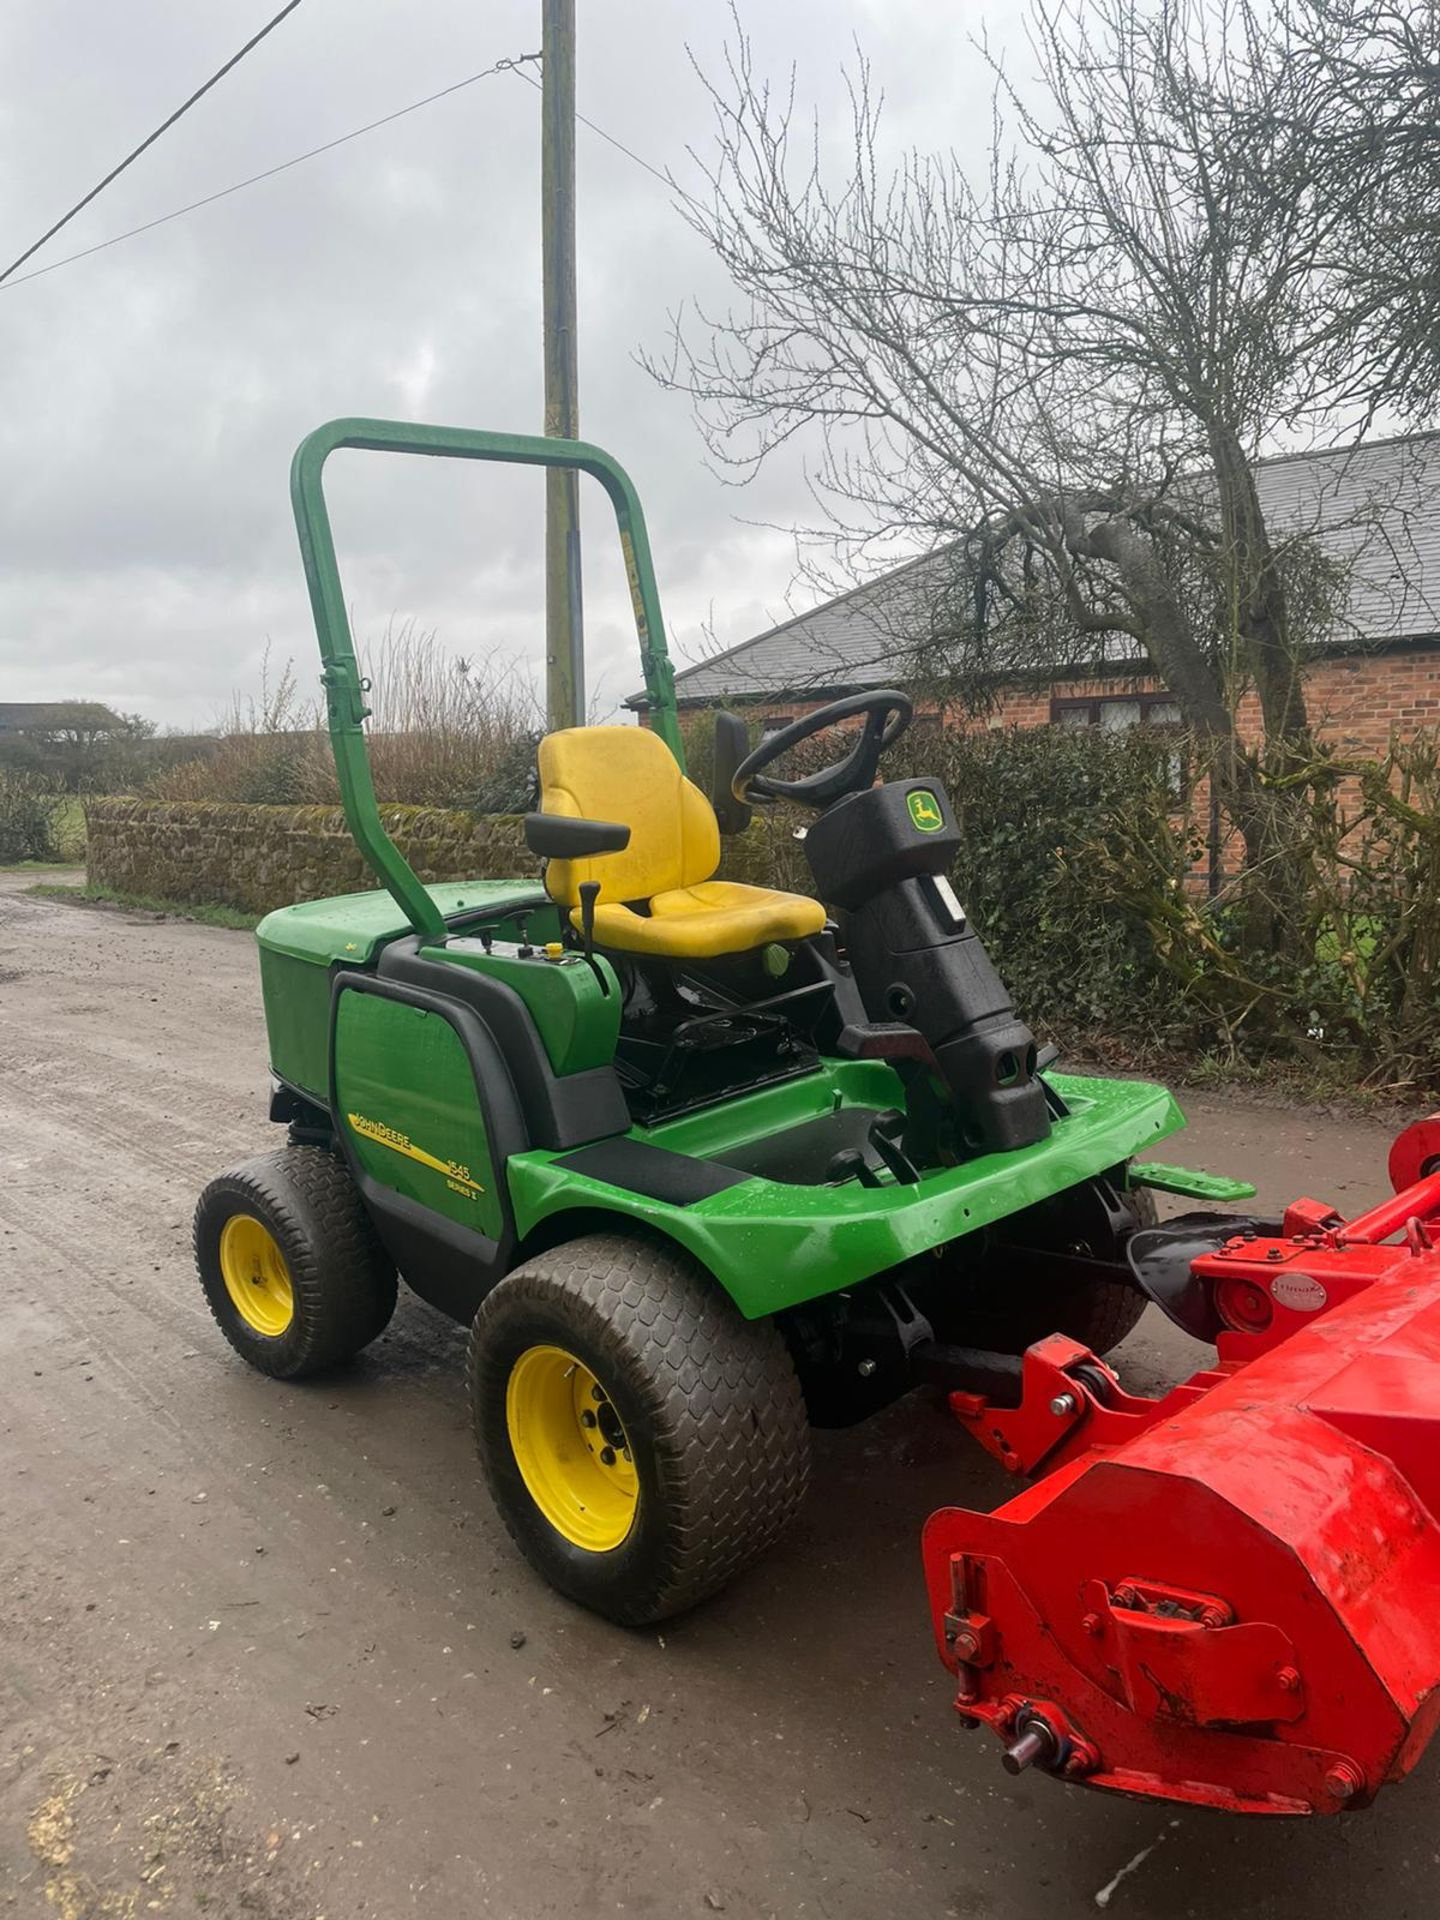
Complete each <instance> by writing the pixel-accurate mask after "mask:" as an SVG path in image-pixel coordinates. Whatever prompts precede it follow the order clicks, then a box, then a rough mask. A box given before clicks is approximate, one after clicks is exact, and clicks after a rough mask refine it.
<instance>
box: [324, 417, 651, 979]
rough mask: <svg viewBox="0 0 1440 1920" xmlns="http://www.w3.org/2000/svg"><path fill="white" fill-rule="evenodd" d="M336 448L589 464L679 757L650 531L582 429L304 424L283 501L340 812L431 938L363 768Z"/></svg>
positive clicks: (630, 492)
mask: <svg viewBox="0 0 1440 1920" xmlns="http://www.w3.org/2000/svg"><path fill="white" fill-rule="evenodd" d="M342 447H356V448H359V449H361V450H362V451H364V452H367V453H419V454H429V455H431V456H432V457H438V458H440V459H442V460H497V461H500V462H502V463H503V464H505V465H509V466H523V467H574V468H578V470H579V471H580V472H581V473H589V474H593V475H594V477H595V478H596V479H597V480H598V481H599V482H600V484H601V486H602V487H604V489H605V491H606V493H608V494H609V496H610V502H611V505H612V506H613V507H614V509H615V520H616V523H617V525H618V527H619V530H620V551H621V553H622V554H623V556H624V560H625V577H626V579H627V580H628V581H629V582H630V600H631V604H632V606H633V607H634V610H635V631H636V634H637V636H638V638H639V641H640V665H641V669H642V671H643V673H644V676H645V693H646V697H647V701H648V704H649V708H650V713H651V716H652V720H651V724H652V725H653V727H654V729H655V731H656V733H658V734H659V735H660V738H661V739H662V740H663V741H664V742H665V744H666V746H667V747H669V749H670V751H671V752H672V753H673V754H674V755H675V758H676V759H677V760H678V761H679V762H680V765H681V767H682V768H683V767H684V765H685V753H684V749H683V747H682V746H681V743H680V723H679V718H678V715H677V712H676V707H675V670H674V668H673V667H672V666H671V664H670V659H669V656H668V654H667V653H666V651H665V629H664V627H663V625H662V624H661V620H660V596H659V593H658V592H657V590H656V586H655V567H654V562H653V561H652V560H651V558H650V539H649V535H648V534H647V533H646V531H645V515H644V512H643V510H642V509H641V506H640V497H639V495H638V494H637V493H636V491H635V487H634V484H633V482H632V481H631V479H630V476H629V474H627V473H626V472H625V470H624V468H623V467H622V466H621V465H620V464H619V462H618V461H615V460H612V459H611V458H610V455H609V454H608V453H604V452H602V451H601V449H600V448H599V447H592V446H590V445H589V444H588V443H587V442H586V441H584V440H551V439H549V438H541V437H540V436H538V435H533V434H528V433H481V432H479V431H478V430H477V429H474V428H469V427H422V426H415V425H412V424H410V423H408V422H406V421H402V420H331V421H328V422H327V423H326V425H324V426H323V427H317V428H316V429H315V431H314V432H313V433H312V434H308V435H307V436H306V438H305V439H304V440H302V441H301V442H300V445H299V446H298V447H297V448H296V450H295V458H294V460H293V461H292V462H291V466H290V501H291V505H292V506H293V507H294V510H295V525H296V528H297V529H298V531H299V534H300V555H301V558H302V559H303V561H304V563H305V580H306V584H307V585H308V587H309V589H310V606H311V610H312V611H313V613H314V615H315V632H316V635H317V637H318V639H319V641H320V658H321V659H322V660H323V661H324V663H325V667H324V672H323V673H322V674H321V676H320V679H321V684H322V685H323V686H324V688H325V706H326V719H327V724H328V726H329V729H330V745H331V748H332V750H333V751H334V754H335V771H336V774H337V776H338V777H339V781H340V799H341V801H342V803H343V805H344V808H345V819H346V822H347V823H348V825H349V828H350V831H351V833H352V834H353V835H354V836H355V842H356V845H357V846H358V847H359V848H360V851H361V852H362V853H363V854H364V856H365V858H366V859H367V860H368V861H369V862H370V865H371V866H372V867H373V868H374V869H375V872H376V873H377V874H378V875H379V877H380V879H381V881H382V882H383V883H384V885H385V888H386V890H387V891H388V892H389V894H390V895H391V897H392V898H393V899H394V901H395V903H396V905H397V906H398V907H399V908H400V910H401V912H402V913H403V914H404V915H405V918H406V919H407V920H408V921H409V922H410V925H411V926H412V927H413V928H414V929H415V931H416V933H418V934H421V935H423V936H424V937H425V938H426V939H428V940H435V941H443V940H444V938H445V922H444V920H443V919H442V918H441V916H440V914H439V912H438V910H437V908H436V906H435V902H434V901H433V900H432V899H431V898H430V895H429V894H428V893H427V892H426V890H425V888H424V887H423V886H421V884H420V882H419V880H418V879H417V878H416V875H415V872H414V870H413V868H412V867H411V866H410V863H409V862H408V861H407V860H406V858H405V856H404V855H403V854H402V853H401V851H400V849H399V848H398V847H397V846H396V845H395V842H394V841H393V840H392V839H391V838H390V836H389V834H388V833H386V831H385V827H384V823H383V822H382V820H381V818H380V808H379V806H378V804H377V802H376V799H375V783H374V781H373V780H372V779H371V777H370V760H369V756H368V754H367V753H366V751H365V727H364V722H365V720H366V719H367V717H368V716H369V713H370V709H369V707H367V706H366V704H365V695H366V693H367V692H368V691H369V684H370V683H369V682H368V681H367V680H364V679H362V677H361V674H360V668H359V664H358V662H357V661H356V658H355V642H354V638H353V636H352V634H351V632H350V618H349V615H348V613H347V612H346V610H345V597H344V594H343V592H342V591H341V587H340V569H339V566H338V564H337V562H336V559H335V539H334V535H333V534H332V533H331V530H330V515H329V512H328V510H327V509H326V506H325V489H324V484H323V475H324V469H325V462H326V461H327V460H328V459H329V458H330V455H331V454H332V453H335V452H336V451H337V450H338V449H340V448H342Z"/></svg>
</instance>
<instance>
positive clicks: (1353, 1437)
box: [924, 1117, 1440, 1814]
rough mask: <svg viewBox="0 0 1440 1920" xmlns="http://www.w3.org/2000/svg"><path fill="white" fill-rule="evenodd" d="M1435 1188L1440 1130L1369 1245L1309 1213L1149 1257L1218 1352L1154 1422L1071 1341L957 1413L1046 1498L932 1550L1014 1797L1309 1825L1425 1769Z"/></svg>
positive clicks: (979, 1720)
mask: <svg viewBox="0 0 1440 1920" xmlns="http://www.w3.org/2000/svg"><path fill="white" fill-rule="evenodd" d="M1436 1169H1440V1117H1437V1118H1435V1119H1432V1120H1429V1121H1422V1122H1421V1123H1420V1124H1419V1125H1418V1126H1415V1127H1412V1128H1410V1129H1409V1130H1408V1131H1407V1132H1405V1133H1403V1134H1402V1135H1401V1136H1400V1138H1399V1139H1398V1140H1397V1141H1396V1143H1395V1147H1394V1149H1393V1151H1392V1153H1391V1156H1390V1173H1391V1179H1392V1182H1393V1184H1394V1185H1395V1187H1396V1188H1397V1192H1396V1196H1395V1198H1394V1199H1393V1200H1389V1201H1386V1202H1385V1203H1384V1204H1383V1205H1382V1206H1379V1207H1376V1208H1374V1209H1373V1210H1372V1211H1371V1212H1369V1213H1367V1214H1364V1215H1362V1216H1361V1217H1359V1218H1358V1219H1355V1220H1350V1221H1342V1220H1341V1218H1340V1216H1339V1215H1338V1214H1337V1213H1335V1212H1334V1211H1333V1210H1332V1209H1331V1208H1329V1207H1326V1206H1324V1205H1323V1204H1321V1203H1320V1202H1318V1201H1314V1200H1301V1201H1298V1202H1297V1203H1296V1204H1295V1205H1294V1206H1292V1207H1291V1208H1289V1209H1288V1211H1287V1212H1286V1215H1285V1218H1284V1221H1283V1223H1280V1222H1271V1223H1268V1224H1264V1223H1237V1222H1235V1221H1232V1220H1225V1219H1224V1218H1223V1217H1222V1216H1210V1217H1209V1222H1208V1228H1202V1227H1201V1226H1200V1225H1199V1224H1197V1217H1196V1216H1190V1217H1189V1219H1188V1220H1181V1221H1178V1222H1172V1223H1169V1224H1168V1225H1167V1226H1165V1227H1160V1228H1157V1229H1153V1230H1151V1231H1149V1232H1147V1233H1146V1234H1144V1235H1137V1236H1136V1241H1135V1244H1134V1247H1133V1249H1132V1258H1133V1264H1134V1266H1135V1270H1136V1273H1137V1276H1138V1277H1139V1279H1140V1282H1141V1284H1142V1285H1143V1286H1144V1287H1145V1289H1146V1291H1147V1292H1150V1293H1151V1295H1152V1297H1153V1298H1156V1299H1157V1300H1159V1301H1160V1302H1161V1304H1163V1305H1164V1307H1165V1310H1166V1311H1167V1312H1169V1313H1170V1314H1171V1316H1172V1317H1173V1318H1175V1319H1176V1320H1178V1321H1179V1322H1180V1323H1181V1324H1182V1325H1184V1326H1186V1327H1187V1328H1188V1329H1189V1330H1190V1331H1192V1332H1199V1333H1201V1334H1202V1335H1208V1337H1211V1338H1213V1340H1214V1342H1215V1345H1216V1348H1217V1351H1218V1360H1217V1363H1216V1364H1215V1366H1213V1367H1211V1368H1207V1369H1205V1370H1203V1371H1201V1372H1199V1373H1197V1374H1195V1375H1194V1376H1193V1377H1192V1378H1191V1379H1189V1380H1187V1381H1186V1382H1185V1383H1184V1384H1183V1385H1181V1386H1178V1387H1176V1388H1174V1389H1173V1391H1172V1392H1170V1393H1168V1394H1167V1395H1165V1397H1164V1398H1163V1399H1159V1400H1148V1399H1139V1398H1136V1397H1135V1396H1133V1395H1131V1394H1128V1393H1126V1392H1124V1391H1123V1389H1122V1388H1121V1386H1120V1384H1119V1382H1118V1380H1117V1379H1116V1377H1115V1375H1114V1373H1112V1372H1111V1370H1110V1369H1109V1367H1107V1366H1106V1365H1105V1364H1104V1362H1103V1361H1101V1360H1098V1359H1097V1358H1096V1357H1095V1355H1094V1354H1092V1353H1090V1352H1088V1351H1087V1350H1086V1349H1085V1348H1083V1347H1081V1346H1078V1345H1077V1344H1076V1343H1075V1342H1074V1341H1072V1340H1067V1339H1064V1338H1062V1337H1060V1336H1058V1335H1057V1336H1055V1337H1053V1338H1051V1339H1049V1340H1042V1341H1041V1342H1039V1344H1038V1345H1036V1346H1034V1347H1032V1348H1031V1349H1030V1350H1029V1352H1028V1353H1027V1354H1026V1355H1025V1359H1024V1365H1023V1391H1022V1397H1021V1401H1020V1404H1019V1405H1018V1406H1016V1407H999V1406H997V1405H996V1404H994V1402H992V1401H989V1400H986V1399H984V1398H981V1397H980V1396H978V1395H973V1394H965V1393H955V1394H952V1395H951V1396H950V1404H951V1406H952V1408H953V1410H954V1412H955V1414H956V1416H957V1418H958V1419H959V1420H960V1421H961V1423H962V1424H963V1425H964V1426H966V1427H967V1428H969V1430H970V1431H971V1432H972V1433H973V1434H974V1435H975V1437H976V1439H978V1440H979V1441H980V1443H981V1445H982V1446H984V1447H986V1448H988V1449H989V1451H990V1452H991V1453H993V1454H995V1455H996V1457H997V1458H998V1459H1000V1460H1001V1461H1003V1462H1004V1464H1005V1465H1006V1466H1007V1467H1009V1468H1011V1470H1012V1471H1014V1472H1017V1473H1024V1474H1043V1475H1044V1478H1043V1479H1040V1480H1038V1481H1037V1482H1036V1483H1035V1484H1033V1485H1031V1486H1029V1487H1028V1488H1027V1489H1026V1490H1025V1491H1024V1492H1023V1493H1021V1494H1020V1495H1018V1497H1017V1498H1015V1499H1013V1500H1011V1501H1009V1502H1008V1503H1007V1504H1006V1505H1005V1506H1003V1507H1001V1508H1000V1509H999V1510H998V1511H997V1512H995V1513H990V1514H983V1513H971V1512H967V1511H965V1510H964V1509H963V1508H954V1507H952V1508H944V1509H942V1510H941V1511H939V1512H937V1513H935V1514H933V1515H932V1516H931V1518H930V1520H929V1522H928V1524H927V1526H926V1528H925V1536H924V1554H925V1572H926V1580H927V1583H928V1586H929V1592H930V1605H931V1610H932V1613H933V1616H934V1623H935V1632H936V1637H937V1640H938V1643H939V1648H940V1656H941V1658H942V1659H943V1660H944V1662H945V1664H946V1666H947V1667H949V1668H950V1669H951V1671H952V1672H953V1673H954V1674H955V1677H956V1680H957V1682H958V1686H957V1692H956V1696H955V1704H956V1707H957V1708H958V1710H959V1711H960V1713H961V1714H962V1715H963V1716H964V1718H965V1721H966V1724H968V1725H972V1726H976V1725H981V1724H984V1725H986V1726H989V1727H991V1728H993V1729H994V1731H995V1732H996V1733H997V1734H999V1736H1000V1737H1001V1739H1002V1740H1003V1741H1004V1743H1005V1754H1004V1764H1005V1765H1006V1767H1007V1768H1009V1769H1010V1770H1011V1771H1014V1772H1018V1771H1019V1770H1020V1769H1021V1768H1023V1767H1026V1766H1030V1765H1037V1766H1040V1767H1043V1768H1046V1769H1048V1770H1049V1771H1051V1772H1054V1773H1058V1774H1061V1775H1063V1776H1065V1777H1067V1778H1071V1779H1076V1780H1083V1781H1084V1782H1085V1783H1086V1784H1087V1785H1090V1786H1096V1787H1108V1788H1112V1789H1114V1790H1116V1791H1119V1792H1125V1793H1132V1794H1144V1795H1149V1796H1152V1797H1154V1798H1157V1799H1163V1800H1179V1801H1188V1802H1194V1803H1198V1804H1200V1805H1204V1806H1213V1807H1222V1808H1229V1809H1232V1810H1234V1811H1236V1812H1242V1813H1290V1814H1296V1813H1334V1812H1337V1811H1338V1810H1340V1809H1341V1808H1345V1807H1359V1806H1364V1805H1366V1804H1368V1803H1369V1801H1370V1800H1372V1799H1373V1798H1374V1796H1375V1794H1376V1793H1377V1792H1378V1791H1379V1789H1380V1788H1381V1787H1382V1786H1384V1785H1385V1784H1386V1782H1387V1781H1391V1780H1398V1779H1400V1778H1401V1777H1402V1776H1403V1775H1405V1774H1406V1773H1408V1772H1409V1770H1410V1768H1411V1767H1413V1766H1414V1764H1415V1762H1416V1761H1417V1759H1418V1758H1419V1757H1420V1755H1421V1753H1422V1752H1423V1751H1424V1749H1425V1747H1426V1744H1427V1743H1428V1741H1429V1740H1430V1738H1431V1736H1432V1734H1433V1733H1434V1732H1435V1728H1436V1722H1437V1719H1440V1530H1437V1525H1436V1520H1437V1517H1440V1220H1437V1216H1440V1171H1437V1170H1436ZM1237 1225H1244V1226H1245V1228H1246V1230H1245V1232H1243V1233H1237V1232H1235V1227H1236V1226H1237ZM1207 1232H1208V1243H1207V1241H1206V1233H1207ZM1227 1235H1228V1236H1229V1237H1226V1236H1227ZM1197 1246H1198V1247H1199V1248H1200V1250H1199V1251H1196V1247H1197ZM1167 1251H1168V1254H1169V1260H1168V1265H1167ZM1177 1259H1178V1261H1179V1264H1178V1266H1177V1264H1176V1262H1177Z"/></svg>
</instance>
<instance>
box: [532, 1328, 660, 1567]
mask: <svg viewBox="0 0 1440 1920" xmlns="http://www.w3.org/2000/svg"><path fill="white" fill-rule="evenodd" d="M505 1424H506V1426H507V1428H508V1430H509V1434H510V1445H511V1448H512V1450H513V1452H514V1454H515V1462H516V1465H517V1466H518V1467H519V1469H520V1476H521V1478H522V1479H523V1480H524V1482H525V1485H526V1487H527V1488H528V1490H529V1493H530V1498H531V1499H532V1500H533V1501H534V1502H535V1504H536V1506H537V1507H538V1508H539V1509H540V1511H541V1513H543V1514H544V1516H545V1518H546V1519H547V1520H548V1521H549V1522H550V1524H551V1526H552V1527H554V1529H555V1531H556V1532H557V1533H558V1534H560V1535H561V1536H562V1538H564V1539H566V1540H568V1541H569V1542H570V1544H571V1546H572V1547H584V1548H585V1549H586V1550H587V1551H588V1552H590V1553H610V1552H612V1551H613V1550H614V1549H615V1548H616V1547H618V1546H620V1545H622V1544H623V1542H624V1541H625V1539H626V1538H627V1536H628V1535H629V1532H630V1529H631V1528H632V1527H633V1526H634V1524H635V1512H636V1508H637V1506H638V1505H639V1500H640V1481H639V1477H638V1475H637V1474H636V1472H635V1461H634V1458H633V1457H632V1454H631V1450H630V1442H629V1439H628V1438H627V1436H626V1433H625V1429H624V1427H623V1426H621V1424H620V1416H619V1415H618V1414H617V1413H616V1411H615V1408H614V1406H613V1404H612V1403H611V1400H610V1396H609V1394H608V1393H607V1392H606V1391H605V1389H604V1387H603V1386H602V1385H601V1384H600V1382H599V1381H598V1380H597V1379H596V1377H595V1375H594V1374H593V1373H592V1372H591V1371H590V1369H589V1368H588V1367H587V1366H586V1365H585V1363H584V1361H583V1360H577V1359H576V1358H575V1356H574V1354H573V1353H567V1352H566V1351H565V1349H564V1348H563V1347H527V1348H526V1350H525V1352H524V1353H522V1354H521V1356H520V1358H519V1359H518V1360H517V1361H516V1362H515V1365H514V1368H513V1369H512V1371H511V1374H510V1380H509V1383H508V1385H507V1386H506V1389H505Z"/></svg>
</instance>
